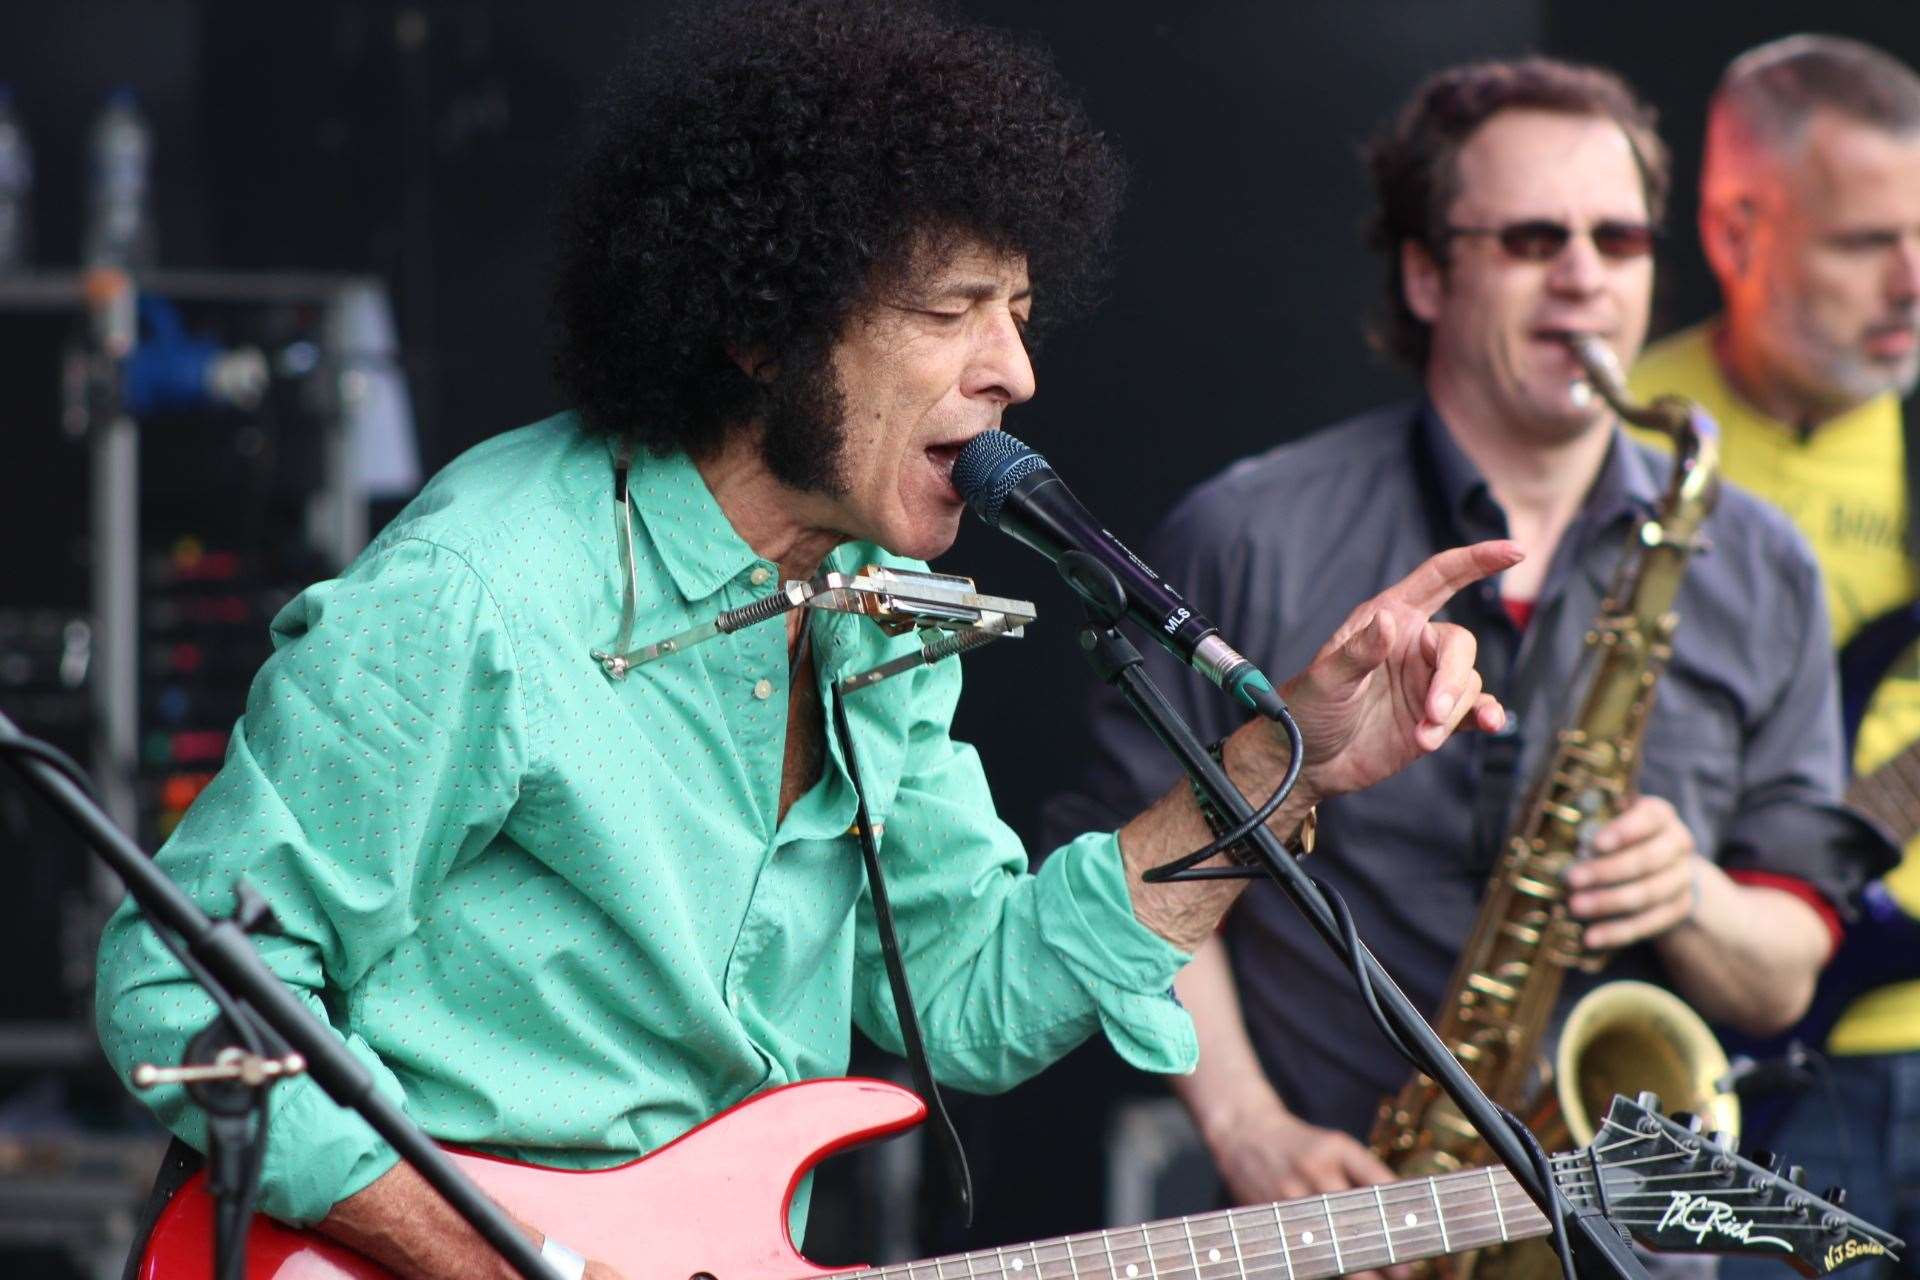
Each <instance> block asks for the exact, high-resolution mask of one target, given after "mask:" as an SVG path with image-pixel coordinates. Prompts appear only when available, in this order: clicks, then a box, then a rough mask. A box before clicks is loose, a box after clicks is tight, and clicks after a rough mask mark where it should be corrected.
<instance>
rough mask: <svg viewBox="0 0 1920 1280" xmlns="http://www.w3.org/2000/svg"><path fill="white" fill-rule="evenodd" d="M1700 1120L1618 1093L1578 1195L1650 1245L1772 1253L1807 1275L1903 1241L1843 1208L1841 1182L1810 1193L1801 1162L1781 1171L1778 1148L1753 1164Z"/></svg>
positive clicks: (1893, 1254) (1896, 1248) (1891, 1249)
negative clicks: (1762, 1161)
mask: <svg viewBox="0 0 1920 1280" xmlns="http://www.w3.org/2000/svg"><path fill="white" fill-rule="evenodd" d="M1703 1127H1704V1126H1703V1125H1702V1124H1701V1122H1700V1120H1699V1119H1698V1118H1697V1117H1692V1116H1683V1115H1675V1116H1665V1115H1662V1114H1661V1113H1660V1099H1659V1098H1658V1097H1656V1096H1654V1095H1653V1094H1651V1093H1643V1094H1641V1095H1640V1096H1639V1098H1637V1099H1630V1098H1626V1097H1623V1096H1617V1095H1616V1096H1615V1098H1614V1100H1613V1105H1612V1106H1611V1107H1610V1108H1609V1109H1608V1111H1607V1116H1606V1119H1605V1120H1604V1121H1602V1123H1601V1126H1600V1130H1599V1132H1598V1133H1597V1134H1596V1135H1595V1137H1594V1140H1593V1143H1592V1145H1591V1146H1589V1147H1588V1148H1587V1150H1586V1153H1585V1154H1584V1157H1583V1162H1587V1161H1590V1162H1591V1174H1590V1176H1589V1178H1588V1180H1587V1182H1586V1184H1585V1185H1583V1186H1582V1187H1581V1188H1580V1191H1581V1195H1580V1199H1581V1200H1582V1201H1584V1202H1587V1203H1593V1204H1597V1205H1598V1206H1599V1207H1600V1208H1602V1209H1603V1210H1604V1211H1605V1212H1606V1215H1607V1216H1608V1217H1609V1218H1610V1219H1612V1220H1613V1221H1614V1222H1616V1223H1618V1224H1620V1225H1621V1226H1623V1227H1625V1228H1626V1229H1627V1230H1628V1231H1629V1232H1631V1233H1632V1235H1633V1238H1634V1239H1635V1240H1637V1241H1639V1242H1640V1243H1641V1244H1643V1245H1645V1246H1647V1247H1648V1248H1650V1249H1659V1250H1663V1251H1667V1252H1673V1253H1739V1254H1754V1255H1759V1256H1770V1257H1777V1258H1779V1259H1780V1260H1782V1261H1783V1262H1786V1263H1788V1264H1790V1265H1791V1266H1792V1267H1793V1268H1794V1269H1795V1270H1797V1271H1799V1272H1800V1273H1801V1274H1803V1275H1809V1276H1823V1275H1826V1274H1827V1273H1829V1272H1832V1271H1838V1270H1839V1269H1840V1268H1842V1267H1844V1266H1847V1265H1849V1264H1850V1263H1853V1262H1857V1261H1859V1260H1860V1259H1862V1258H1891V1259H1897V1258H1898V1257H1899V1256H1900V1254H1901V1252H1902V1251H1903V1250H1904V1248H1905V1245H1904V1243H1903V1242H1902V1241H1901V1240H1900V1238H1899V1237H1897V1236H1894V1235H1890V1234H1888V1233H1887V1232H1885V1231H1882V1230H1881V1229H1880V1228H1878V1227H1876V1226H1874V1225H1872V1224H1871V1223H1868V1222H1863V1221H1861V1220H1860V1219H1859V1218H1856V1217H1854V1216H1853V1215H1852V1214H1850V1213H1848V1212H1847V1211H1846V1210H1845V1209H1843V1208H1842V1207H1841V1204H1842V1203H1843V1202H1844V1201H1845V1199H1846V1192H1845V1191H1844V1190H1842V1189H1840V1188H1837V1187H1835V1188H1829V1189H1828V1191H1827V1192H1826V1194H1825V1195H1824V1196H1817V1195H1814V1194H1813V1193H1812V1192H1810V1191H1808V1190H1807V1189H1806V1188H1805V1187H1803V1186H1801V1185H1800V1179H1801V1178H1802V1177H1804V1174H1803V1173H1802V1172H1801V1170H1800V1169H1799V1167H1798V1166H1794V1167H1793V1168H1791V1169H1788V1170H1787V1171H1786V1172H1785V1173H1784V1174H1783V1173H1781V1172H1780V1169H1781V1165H1782V1163H1783V1162H1782V1161H1781V1160H1780V1158H1779V1157H1778V1156H1767V1157H1764V1159H1765V1160H1766V1163H1765V1164H1759V1163H1755V1162H1754V1161H1753V1160H1750V1159H1748V1158H1746V1157H1745V1156H1742V1155H1740V1154H1739V1153H1738V1152H1736V1151H1735V1150H1734V1149H1733V1143H1732V1140H1731V1139H1729V1138H1728V1137H1727V1135H1725V1134H1720V1133H1703V1132H1701V1130H1702V1128H1703ZM1594 1176H1597V1178H1598V1186H1597V1187H1596V1186H1594V1185H1593V1181H1592V1179H1593V1177H1594Z"/></svg>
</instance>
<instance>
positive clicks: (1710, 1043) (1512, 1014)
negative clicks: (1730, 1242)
mask: <svg viewBox="0 0 1920 1280" xmlns="http://www.w3.org/2000/svg"><path fill="white" fill-rule="evenodd" d="M1571 345H1572V347H1573V350H1574V354H1575V356H1576V357H1577V358H1578V360H1579V362H1580V364H1581V365H1582V367H1583V368H1584V369H1585V370H1586V373H1587V378H1586V381H1585V383H1583V384H1580V385H1581V386H1584V387H1585V388H1587V390H1586V392H1585V394H1587V395H1588V396H1591V394H1592V393H1593V392H1596V391H1597V392H1598V393H1599V394H1600V395H1601V396H1603V397H1604V398H1605V399H1606V400H1607V402H1608V403H1609V404H1610V405H1611V406H1612V408H1613V409H1614V411H1615V412H1616V413H1618V414H1619V415H1620V417H1622V418H1624V419H1626V420H1627V421H1629V422H1632V423H1635V424H1636V425H1639V426H1643V427H1649V428H1652V429H1654V430H1657V431H1660V432H1663V433H1665V434H1667V435H1669V436H1671V437H1672V438H1673V441H1674V447H1675V459H1674V468H1673V476H1672V480H1671V483H1670V484H1669V485H1668V488H1667V491H1666V493H1665V495H1664V497H1663V500H1662V503H1661V507H1660V510H1659V512H1658V514H1657V515H1655V516H1654V517H1652V518H1650V519H1648V520H1646V521H1645V522H1643V523H1641V524H1640V525H1639V526H1638V527H1636V528H1635V529H1634V530H1633V534H1632V537H1631V539H1630V540H1629V542H1628V545H1627V551H1626V554H1625V555H1624V556H1623V557H1622V560H1621V564H1620V567H1619V569H1618V570H1617V571H1616V576H1615V578H1614V580H1613V583H1612V585H1611V589H1610V590H1609V591H1608V592H1607V596H1606V599H1605V602H1604V603H1603V604H1602V606H1601V610H1600V617H1599V619H1598V620H1597V621H1596V622H1595V624H1594V626H1593V629H1592V630H1591V631H1589V632H1588V633H1587V654H1586V670H1587V671H1588V672H1589V673H1590V675H1589V680H1588V683H1587V685H1586V688H1585V691H1584V696H1583V698H1582V700H1581V703H1580V707H1579V712H1578V714H1577V715H1576V716H1575V718H1574V719H1573V721H1572V723H1570V724H1569V725H1568V726H1566V727H1565V728H1563V729H1562V730H1561V731H1560V732H1559V734H1558V736H1557V737H1556V739H1555V742H1554V746H1553V749H1552V751H1551V753H1550V755H1549V757H1548V759H1547V760H1546V762H1545V764H1544V768H1543V769H1542V772H1541V775H1540V776H1539V777H1538V778H1537V779H1536V780H1535V783H1534V787H1533V790H1532V792H1531V793H1530V795H1529V797H1528V803H1527V804H1526V806H1525V807H1524V808H1523V809H1522V810H1521V814H1520V817H1519V819H1518V820H1517V822H1516V824H1515V826H1514V828H1513V830H1512V832H1511V833H1510V835H1509V837H1508V839H1507V843H1506V847H1505V852H1504V854H1503V855H1502V858H1501V862H1500V865H1499V866H1498V868H1497V869H1496V870H1495V872H1494V876H1493V880H1492V882H1491V884H1490V885H1489V887H1488V890H1487V895H1486V898H1485V899H1484V901H1483V902H1482V904H1481V908H1480V917H1479V920H1478V921H1477V923H1476V924H1475V926H1474V930H1473V933H1472V936H1471V937H1470V939H1469V941H1468V943H1467V946H1466V949H1465V950H1464V951H1463V952H1462V954H1461V956H1460V960H1459V962H1458V964H1457V965H1456V967H1455V969H1454V973H1453V978H1452V980H1451V982H1450V984H1449V986H1448V991H1447V996H1446V1000H1445V1003H1444V1004H1443V1005H1442V1006H1441V1009H1440V1012H1439V1015H1438V1017H1437V1018H1436V1021H1435V1030H1436V1031H1437V1032H1438V1034H1439V1036H1440V1038H1441V1039H1442V1040H1443V1041H1444V1042H1445V1043H1446V1044H1447V1046H1448V1048H1449V1049H1451V1050H1452V1051H1453V1053H1454V1055H1455V1056H1456V1057H1457V1058H1458V1059H1459V1060H1460V1063H1461V1065H1462V1066H1463V1067H1465V1068H1466V1070H1467V1073H1468V1074H1469V1075H1471V1076H1472V1077H1473V1078H1474V1081H1475V1082H1476V1083H1477V1084H1479V1085H1480V1087H1481V1088H1482V1089H1484V1090H1486V1092H1487V1093H1488V1094H1489V1095H1490V1096H1491V1097H1492V1098H1493V1100H1494V1101H1495V1102H1498V1103H1501V1104H1503V1105H1505V1106H1508V1107H1510V1108H1512V1109H1514V1110H1515V1111H1516V1112H1518V1113H1519V1114H1520V1115H1522V1116H1523V1117H1525V1118H1526V1119H1527V1120H1528V1122H1529V1123H1530V1125H1531V1126H1532V1127H1533V1128H1534V1130H1535V1131H1536V1133H1538V1134H1539V1135H1540V1138H1541V1140H1542V1142H1543V1144H1544V1145H1545V1146H1546V1148H1547V1149H1548V1150H1549V1151H1553V1150H1560V1149H1564V1148H1566V1147H1567V1146H1569V1145H1575V1144H1579V1145H1584V1144H1585V1143H1588V1142H1590V1141H1592V1139H1593V1130H1594V1124H1595V1121H1596V1119H1597V1117H1599V1116H1602V1115H1604V1114H1605V1112H1606V1107H1607V1102H1608V1100H1609V1099H1611V1097H1612V1096H1613V1094H1614V1093H1616V1092H1620V1093H1625V1094H1627V1095H1628V1096H1632V1095H1633V1094H1635V1093H1638V1092H1639V1091H1641V1090H1643V1089H1651V1090H1653V1091H1654V1092H1657V1093H1659V1094H1661V1095H1662V1097H1664V1098H1665V1099H1667V1101H1668V1103H1669V1104H1672V1105H1678V1106H1682V1107H1690V1108H1691V1109H1692V1110H1693V1111H1695V1112H1696V1113H1699V1114H1702V1115H1703V1116H1705V1117H1707V1119H1708V1120H1709V1121H1710V1122H1711V1127H1712V1128H1715V1129H1721V1130H1727V1131H1733V1130H1735V1129H1737V1128H1738V1124H1739V1111H1738V1104H1737V1103H1736V1102H1735V1100H1734V1099H1733V1098H1732V1096H1731V1095H1726V1094H1719V1093H1717V1092H1716V1091H1715V1090H1714V1088H1713V1083H1712V1082H1713V1081H1715V1080H1717V1079H1718V1078H1719V1077H1720V1076H1722V1075H1724V1074H1725V1072H1726V1069H1727V1060H1726V1056H1725V1054H1724V1053H1723V1052H1722V1051H1721V1049H1720V1046H1719V1044H1718V1042H1717V1041H1716V1040H1715V1039H1714V1036H1713V1033H1712V1032H1711V1031H1710V1030H1708V1029H1707V1025H1706V1023H1704V1022H1703V1021H1701V1019H1700V1017H1699V1015H1697V1014H1695V1013H1694V1012H1693V1011H1692V1010H1691V1009H1690V1008H1688V1007H1687V1005H1686V1004H1685V1002H1683V1001H1682V1000H1680V999H1679V997H1677V996H1675V995H1673V994H1672V993H1670V992H1667V991H1664V990H1662V989H1660V988H1658V987H1654V986H1651V985H1649V984H1647V983H1643V982H1613V983H1607V984H1604V985H1602V986H1600V987H1598V988H1596V989H1595V990H1594V991H1593V992H1591V993H1590V994H1589V995H1587V996H1586V997H1585V998H1584V999H1583V1000H1581V1001H1580V1002H1579V1003H1578V1004H1577V1005H1575V1007H1574V1008H1573V1010H1572V1011H1571V1012H1570V1013H1569V1015H1568V1018H1567V1021H1566V1023H1565V1024H1564V1026H1563V1028H1562V1032H1561V1037H1560V1044H1559V1051H1558V1053H1557V1054H1556V1055H1555V1060H1554V1062H1553V1063H1552V1064H1547V1063H1545V1062H1543V1061H1541V1060H1540V1046H1541V1043H1542V1039H1543V1037H1544V1036H1545V1035H1546V1033H1547V1029H1548V1026H1549V1024H1550V1022H1551V1019H1552V1016H1553V1011H1554V1006H1555V1004H1556V1002H1557V1001H1558V998H1559V994H1560V988H1561V983H1562V981H1563V979H1564V978H1565V976H1566V972H1567V970H1568V969H1569V968H1575V967H1577V968H1579V969H1581V970H1582V971H1584V972H1588V973H1591V972H1596V971H1598V969H1599V968H1600V967H1601V965H1602V964H1603V963H1604V957H1600V956H1595V955H1592V954H1591V953H1589V952H1587V951H1586V950H1585V948H1584V947H1583V946H1582V945H1581V942H1580V932H1581V930H1580V926H1579V923H1578V922H1577V921H1575V920H1574V919H1573V918H1572V916H1571V915H1570V914H1569V913H1568V912H1567V910H1566V891H1565V887H1564V884H1563V882H1562V879H1561V876H1562V874H1563V873H1564V872H1565V871H1566V870H1567V868H1568V866H1569V865H1570V864H1571V863H1572V862H1573V861H1574V860H1575V859H1577V858H1580V857H1583V856H1585V855H1586V853H1587V851H1588V845H1589V841H1590V840H1591V838H1592V834H1593V833H1594V831H1596V830H1597V829H1598V828H1599V827H1600V826H1602V825H1603V824H1605V823H1606V822H1607V821H1608V820H1609V819H1611V818H1613V817H1614V816H1615V815H1616V814H1618V813H1620V812H1621V811H1622V810H1624V809H1625V808H1626V807H1627V806H1628V805H1629V804H1630V803H1631V802H1632V800H1633V799H1634V796H1635V794H1636V787H1635V779H1636V777H1637V775H1638V773H1639V765H1640V744H1641V740H1642V738H1643V737H1644V736H1645V732H1646V723H1647V713H1648V711H1649V710H1650V709H1651V707H1652V705H1653V699H1654V686H1655V684H1656V683H1657V681H1658V680H1659V677H1660V674H1661V672H1662V670H1663V669H1664V668H1665V666H1666V664H1667V661H1668V659H1669V657H1670V656H1671V654H1672V637H1673V630H1674V626H1675V623H1676V621H1677V618H1676V616H1675V615H1674V613H1673V611H1672V605H1673V599H1674V596H1675V594H1676V593H1677V592H1678V590H1679V588H1680V581H1681V579H1682V577H1683V576H1684V575H1685V573H1686V568H1687V563H1688V560H1689V558H1690V557H1691V556H1692V554H1693V553H1694V551H1695V550H1697V549H1698V548H1699V547H1700V545H1701V541H1700V526H1701V525H1702V524H1703V523H1704V522H1705V520H1706V518H1707V515H1708V513H1709V512H1711V511H1712V510H1713V504H1714V500H1715V497H1716V496H1717V490H1718V470H1719V468H1718V458H1719V451H1718V444H1717V442H1716V440H1715V439H1714V437H1713V436H1712V435H1711V434H1709V433H1708V432H1707V431H1706V430H1703V429H1702V428H1701V426H1700V425H1699V424H1697V423H1696V422H1695V420H1694V412H1693V410H1692V407H1691V406H1690V405H1689V404H1688V402H1687V401H1685V400H1682V399H1680V398H1678V397H1672V396H1669V397H1663V398H1661V399H1659V400H1656V401H1654V402H1653V403H1652V404H1649V405H1638V404H1634V403H1632V402H1630V401H1629V400H1628V398H1627V394H1626V390H1625V387H1624V380H1623V379H1622V378H1621V376H1620V368H1619V364H1618V363H1617V362H1616V361H1615V359H1614V356H1613V352H1612V351H1611V350H1610V349H1609V348H1608V347H1607V346H1606V344H1605V343H1604V342H1602V341H1600V340H1599V339H1597V338H1593V337H1590V336H1587V335H1580V336H1578V337H1576V338H1574V339H1573V340H1572V342H1571ZM1371 1146H1372V1148H1373V1151H1374V1154H1376V1155H1377V1156H1379V1157H1380V1158H1381V1159H1382V1160H1383V1161H1384V1162H1385V1163H1386V1164H1388V1165H1389V1166H1390V1167H1392V1168H1393V1169H1394V1171H1395V1172H1396V1173H1398V1174H1399V1175H1400V1176H1401V1177H1413V1176H1423V1175H1431V1174H1434V1173H1439V1172H1445V1171H1447V1170H1452V1169H1458V1168H1462V1167H1465V1166H1470V1165H1474V1164H1484V1163H1486V1162H1487V1160H1488V1158H1489V1155H1490V1152H1489V1150H1488V1149H1487V1148H1486V1146H1485V1145H1484V1144H1483V1142H1482V1140H1481V1138H1480V1135H1479V1133H1478V1132H1477V1131H1475V1130H1474V1129H1473V1127H1472V1126H1471V1125H1469V1124H1468V1123H1467V1121H1466V1119H1465V1118H1464V1117H1463V1116H1462V1115H1461V1114H1460V1111H1459V1109H1458V1108H1457V1107H1456V1106H1455V1105H1454V1103H1453V1100H1452V1099H1451V1098H1449V1097H1447V1096H1446V1094H1445V1093H1444V1092H1442V1091H1441V1089H1440V1088H1439V1086H1437V1085H1435V1084H1434V1083H1433V1081H1432V1080H1431V1079H1429V1078H1428V1077H1427V1076H1426V1075H1424V1074H1418V1075H1415V1076H1414V1078H1413V1079H1412V1080H1411V1081H1409V1082H1408V1083H1407V1085H1406V1087H1405V1088H1403V1089H1402V1090H1401V1091H1400V1093H1399V1095H1398V1096H1397V1097H1394V1098H1389V1099H1388V1100H1386V1101H1385V1102H1383V1103H1382V1104H1381V1107H1380V1111H1379V1114H1378V1117H1377V1118H1376V1120H1375V1123H1374V1129H1373V1134H1372V1138H1371ZM1503 1254H1504V1255H1505V1256H1501V1255H1503ZM1527 1255H1528V1251H1527V1250H1526V1249H1525V1247H1524V1246H1518V1245H1516V1246H1511V1247H1510V1248H1509V1249H1506V1250H1501V1251H1496V1250H1485V1251H1482V1253H1481V1254H1480V1255H1478V1257H1476V1255H1472V1254H1469V1255H1466V1256H1465V1257H1463V1258H1461V1259H1460V1260H1458V1262H1456V1263H1455V1264H1454V1265H1453V1267H1452V1270H1453V1272H1454V1274H1456V1275H1460V1276H1467V1275H1478V1276H1479V1277H1481V1278H1482V1280H1484V1277H1486V1276H1488V1275H1489V1274H1502V1275H1528V1276H1547V1275H1553V1274H1558V1271H1559V1264H1558V1262H1557V1261H1555V1260H1554V1258H1553V1255H1552V1253H1551V1252H1550V1251H1548V1250H1540V1251H1539V1252H1538V1253H1535V1254H1533V1255H1532V1258H1531V1259H1529V1258H1528V1256H1527ZM1541 1264H1544V1265H1541Z"/></svg>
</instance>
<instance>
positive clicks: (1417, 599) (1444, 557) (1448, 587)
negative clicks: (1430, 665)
mask: <svg viewBox="0 0 1920 1280" xmlns="http://www.w3.org/2000/svg"><path fill="white" fill-rule="evenodd" d="M1524 555H1525V553H1524V552H1522V551H1521V550H1520V544H1519V543H1517V542H1508V541H1505V540H1495V541H1492V542H1476V543H1474V544H1473V545H1472V546H1467V547H1454V548H1453V549H1451V550H1449V551H1442V552H1440V553H1439V554H1438V555H1434V556H1429V557H1428V558H1427V559H1426V560H1425V561H1424V562H1423V563H1422V564H1421V565H1420V566H1419V567H1418V568H1417V569H1415V570H1414V571H1413V572H1412V573H1410V574H1408V575H1407V576H1406V577H1404V578H1402V579H1400V581H1398V582H1396V583H1394V584H1393V585H1392V586H1391V587H1388V588H1387V589H1386V591H1384V592H1383V593H1381V598H1382V599H1386V600H1392V601H1395V602H1397V603H1399V604H1403V605H1406V606H1407V607H1408V608H1410V609H1415V610H1418V611H1419V613H1420V615H1421V616H1422V617H1427V616H1431V615H1432V614H1433V612H1434V611H1435V610H1437V609H1438V608H1439V607H1440V606H1441V605H1443V604H1445V603H1446V602H1447V601H1448V599H1450V598H1451V597H1452V596H1453V594H1454V593H1455V592H1456V591H1459V590H1460V588H1462V587H1464V586H1467V585H1469V584H1470V583H1475V582H1478V581H1480V579H1482V578H1484V577H1487V576H1488V575H1490V574H1495V573H1499V572H1501V571H1502V570H1504V569H1511V568H1512V567H1513V566H1514V565H1516V564H1519V563H1520V561H1521V559H1522V558H1523V556H1524Z"/></svg>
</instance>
